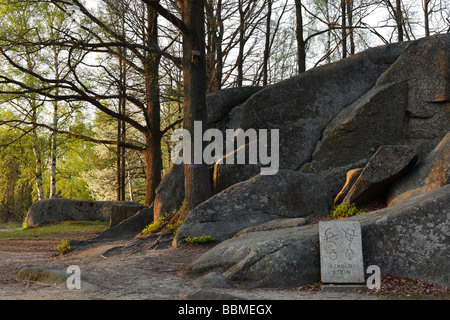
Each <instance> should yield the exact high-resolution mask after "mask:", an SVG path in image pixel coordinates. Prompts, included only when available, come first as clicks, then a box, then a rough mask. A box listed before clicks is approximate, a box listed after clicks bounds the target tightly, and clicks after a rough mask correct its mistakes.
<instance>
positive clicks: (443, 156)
mask: <svg viewBox="0 0 450 320" xmlns="http://www.w3.org/2000/svg"><path fill="white" fill-rule="evenodd" d="M449 183H450V133H447V135H446V136H445V137H444V139H442V141H441V142H440V143H439V144H438V145H437V146H436V148H434V150H433V151H432V152H430V154H429V155H428V156H427V157H426V158H425V159H424V160H423V161H421V162H420V163H418V164H417V165H416V166H415V167H414V168H413V169H412V170H411V171H409V172H408V173H406V174H405V175H404V176H403V177H401V178H399V179H397V180H396V181H394V183H393V184H392V186H391V187H390V188H389V191H388V194H387V196H386V202H387V203H388V204H390V203H393V201H394V200H396V201H401V199H405V198H407V197H408V196H413V195H414V194H416V195H417V194H421V193H425V192H427V191H430V190H433V189H437V188H440V187H443V186H445V185H447V184H449ZM400 196H401V199H400ZM396 198H397V199H396Z"/></svg>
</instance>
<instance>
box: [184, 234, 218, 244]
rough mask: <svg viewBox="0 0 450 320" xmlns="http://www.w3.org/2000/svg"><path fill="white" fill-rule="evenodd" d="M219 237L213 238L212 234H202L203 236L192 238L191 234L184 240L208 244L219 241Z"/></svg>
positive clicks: (191, 242)
mask: <svg viewBox="0 0 450 320" xmlns="http://www.w3.org/2000/svg"><path fill="white" fill-rule="evenodd" d="M217 240H219V239H216V238H212V237H211V236H206V235H202V236H201V237H194V238H191V237H190V236H189V237H187V238H185V239H184V241H185V242H187V243H190V244H194V245H198V244H206V243H211V242H214V241H217Z"/></svg>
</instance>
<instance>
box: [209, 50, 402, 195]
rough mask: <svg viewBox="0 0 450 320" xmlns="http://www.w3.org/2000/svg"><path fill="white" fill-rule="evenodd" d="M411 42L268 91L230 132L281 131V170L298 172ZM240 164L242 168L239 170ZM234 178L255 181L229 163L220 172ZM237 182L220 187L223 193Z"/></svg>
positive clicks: (248, 105)
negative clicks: (324, 135)
mask: <svg viewBox="0 0 450 320" xmlns="http://www.w3.org/2000/svg"><path fill="white" fill-rule="evenodd" d="M405 46H406V44H403V43H402V44H392V45H388V46H380V47H376V48H371V49H368V50H366V51H364V52H361V53H359V54H356V55H354V56H351V57H349V58H347V59H344V60H341V61H339V62H336V63H332V64H328V65H324V66H321V67H317V68H314V69H311V70H308V71H307V72H305V73H303V74H301V75H299V76H297V77H293V78H291V79H288V80H285V81H282V82H280V83H277V84H274V85H271V86H268V87H265V88H264V89H263V90H261V91H259V92H258V93H256V94H254V95H252V96H251V97H250V98H249V99H248V100H247V101H246V102H245V103H243V104H242V105H241V106H239V107H238V108H235V109H236V110H235V109H233V111H234V110H235V111H236V112H235V113H234V114H233V119H232V121H231V120H230V122H229V126H228V127H229V128H232V129H237V128H241V129H243V130H247V129H255V130H258V129H279V130H280V131H279V133H280V168H281V169H290V170H298V169H299V168H300V167H301V166H302V165H303V164H304V163H305V162H307V161H308V160H309V159H310V157H311V153H312V151H313V150H314V146H315V144H316V142H317V141H318V140H319V139H320V137H321V135H322V131H323V129H324V128H325V127H326V126H327V125H328V123H329V122H330V121H331V120H332V119H333V118H334V117H335V116H336V115H337V114H338V113H339V112H340V111H341V110H343V109H344V108H345V107H347V106H348V105H350V104H351V103H353V102H354V101H356V100H357V99H358V98H359V97H361V96H362V95H364V94H365V93H366V92H367V91H369V90H370V89H371V88H372V87H373V86H374V85H375V82H376V80H377V79H378V77H380V75H381V74H382V73H383V72H385V71H386V70H387V69H388V68H389V67H390V66H391V64H392V63H394V61H396V59H397V58H398V57H399V55H400V52H401V50H402V49H403V48H404V47H405ZM235 166H238V167H237V168H235ZM228 171H231V172H232V174H235V172H237V171H239V172H240V174H235V176H236V178H237V179H238V180H236V181H234V183H236V182H240V181H244V180H247V179H249V178H251V177H252V176H251V174H252V173H253V172H251V173H249V172H250V171H249V170H247V168H246V166H243V165H234V164H226V161H224V164H221V165H219V168H216V173H218V174H220V175H221V176H227V175H228ZM234 183H233V182H230V183H228V184H227V185H223V186H220V188H219V187H217V186H216V189H217V190H219V191H220V190H223V189H224V188H226V187H228V186H229V185H232V184H234Z"/></svg>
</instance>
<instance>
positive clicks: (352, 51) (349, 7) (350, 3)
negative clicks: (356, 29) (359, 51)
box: [347, 0, 355, 55]
mask: <svg viewBox="0 0 450 320" xmlns="http://www.w3.org/2000/svg"><path fill="white" fill-rule="evenodd" d="M347 22H348V29H349V35H350V54H351V55H354V54H355V35H354V34H353V0H347Z"/></svg>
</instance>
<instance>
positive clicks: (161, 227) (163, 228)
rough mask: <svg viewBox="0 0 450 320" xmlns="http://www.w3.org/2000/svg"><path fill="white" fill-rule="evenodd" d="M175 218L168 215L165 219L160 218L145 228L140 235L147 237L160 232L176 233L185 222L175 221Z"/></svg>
mask: <svg viewBox="0 0 450 320" xmlns="http://www.w3.org/2000/svg"><path fill="white" fill-rule="evenodd" d="M173 218H174V215H170V214H168V213H166V214H165V215H164V216H163V217H160V218H159V219H157V220H156V221H154V222H152V223H151V224H149V225H148V226H147V227H145V228H144V230H142V231H141V233H140V235H141V236H146V235H149V234H154V233H158V232H170V231H174V232H176V230H178V228H179V227H180V226H181V225H182V224H183V220H177V221H173V220H174V219H173Z"/></svg>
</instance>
